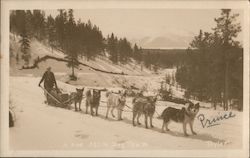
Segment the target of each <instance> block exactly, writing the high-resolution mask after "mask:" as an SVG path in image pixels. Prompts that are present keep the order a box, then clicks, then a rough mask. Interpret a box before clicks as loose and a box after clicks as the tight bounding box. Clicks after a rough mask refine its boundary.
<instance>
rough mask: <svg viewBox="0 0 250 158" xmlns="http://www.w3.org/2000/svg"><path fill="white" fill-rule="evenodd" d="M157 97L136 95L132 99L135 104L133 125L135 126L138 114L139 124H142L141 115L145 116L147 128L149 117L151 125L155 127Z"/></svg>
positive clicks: (146, 126)
mask: <svg viewBox="0 0 250 158" xmlns="http://www.w3.org/2000/svg"><path fill="white" fill-rule="evenodd" d="M156 99H157V97H152V96H150V97H135V98H134V99H133V101H132V104H133V119H132V120H133V126H135V118H136V116H137V124H138V125H140V124H141V123H140V121H139V119H140V116H141V115H142V114H144V116H145V128H148V117H149V119H150V127H151V128H153V127H154V126H153V123H152V119H153V115H154V113H155V103H156Z"/></svg>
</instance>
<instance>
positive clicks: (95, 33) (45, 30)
mask: <svg viewBox="0 0 250 158" xmlns="http://www.w3.org/2000/svg"><path fill="white" fill-rule="evenodd" d="M10 31H11V32H12V33H14V34H16V35H19V36H20V37H21V40H20V41H19V42H20V45H21V53H22V54H20V55H21V57H22V59H23V60H24V61H25V64H26V65H28V64H29V62H30V58H31V54H30V53H31V52H30V51H29V47H30V40H31V39H32V38H36V39H38V40H39V41H42V42H43V43H45V44H47V45H49V46H50V48H51V51H52V53H53V50H54V49H57V50H60V51H62V52H63V53H64V54H65V55H66V58H67V59H68V61H69V62H68V63H67V66H68V67H70V68H72V75H71V77H72V78H75V75H74V68H76V67H78V64H77V63H78V62H77V61H78V60H79V58H83V57H85V59H86V60H94V59H95V57H97V56H100V55H107V56H108V57H109V59H110V60H111V61H112V62H113V63H115V64H118V63H123V64H124V63H127V62H130V61H131V59H134V60H136V61H137V62H138V63H140V62H141V52H142V51H141V50H142V49H141V48H139V47H138V46H137V45H136V44H134V45H133V46H132V44H131V43H130V42H129V41H128V40H127V39H126V38H125V37H124V38H118V37H117V36H115V35H114V33H111V34H110V35H108V36H107V37H106V38H105V37H103V35H102V32H101V30H100V29H99V27H98V26H96V25H94V24H92V23H91V21H90V20H88V21H87V22H82V21H81V19H79V20H77V21H76V20H75V18H74V11H73V9H69V10H64V9H60V10H58V14H57V15H56V16H55V17H53V16H51V15H49V16H45V12H44V11H42V10H12V11H11V13H10ZM17 56H18V57H16V58H17V59H19V54H17Z"/></svg>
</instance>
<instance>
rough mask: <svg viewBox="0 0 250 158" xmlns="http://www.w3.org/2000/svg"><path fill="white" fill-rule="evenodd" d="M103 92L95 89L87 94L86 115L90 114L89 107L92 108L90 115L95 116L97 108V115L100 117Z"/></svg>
mask: <svg viewBox="0 0 250 158" xmlns="http://www.w3.org/2000/svg"><path fill="white" fill-rule="evenodd" d="M100 99H101V90H98V89H93V90H87V92H86V114H87V113H88V107H89V106H90V113H91V115H92V116H93V115H94V111H93V108H95V115H96V116H98V107H99V105H100Z"/></svg>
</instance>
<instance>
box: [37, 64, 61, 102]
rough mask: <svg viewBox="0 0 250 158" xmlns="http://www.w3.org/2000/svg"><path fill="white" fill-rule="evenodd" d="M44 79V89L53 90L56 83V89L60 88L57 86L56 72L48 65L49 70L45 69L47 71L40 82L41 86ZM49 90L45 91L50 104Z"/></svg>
mask: <svg viewBox="0 0 250 158" xmlns="http://www.w3.org/2000/svg"><path fill="white" fill-rule="evenodd" d="M43 81H44V89H45V90H46V91H47V92H49V93H50V92H51V90H52V89H53V87H54V85H55V87H56V89H58V87H57V83H56V79H55V75H54V73H53V72H52V71H51V67H48V68H47V70H46V71H45V73H44V74H43V77H42V79H41V81H40V82H39V85H38V86H39V87H40V86H41V83H42V82H43ZM47 92H44V94H45V96H46V99H47V103H48V104H49V100H48V97H49V95H48V94H47Z"/></svg>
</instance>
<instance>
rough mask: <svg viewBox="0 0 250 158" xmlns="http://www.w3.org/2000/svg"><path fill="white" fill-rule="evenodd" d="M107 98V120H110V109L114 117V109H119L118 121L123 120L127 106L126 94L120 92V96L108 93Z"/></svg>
mask: <svg viewBox="0 0 250 158" xmlns="http://www.w3.org/2000/svg"><path fill="white" fill-rule="evenodd" d="M106 97H107V111H106V118H108V115H109V110H110V109H111V114H112V116H113V117H115V115H114V109H117V117H118V120H122V111H123V108H124V106H125V104H126V92H119V93H118V94H115V93H112V92H107V93H106Z"/></svg>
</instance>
